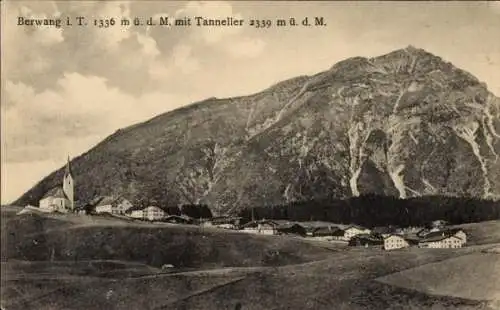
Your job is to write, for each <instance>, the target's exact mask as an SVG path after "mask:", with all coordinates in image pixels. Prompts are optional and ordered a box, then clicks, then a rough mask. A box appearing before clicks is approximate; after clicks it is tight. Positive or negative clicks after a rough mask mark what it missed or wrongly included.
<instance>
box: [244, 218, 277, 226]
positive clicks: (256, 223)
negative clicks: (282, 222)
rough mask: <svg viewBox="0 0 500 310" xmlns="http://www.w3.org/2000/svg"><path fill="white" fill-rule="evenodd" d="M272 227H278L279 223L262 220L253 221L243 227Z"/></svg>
mask: <svg viewBox="0 0 500 310" xmlns="http://www.w3.org/2000/svg"><path fill="white" fill-rule="evenodd" d="M259 224H260V225H271V226H273V227H276V226H278V223H276V222H274V221H270V220H260V221H251V222H248V223H246V224H245V225H243V227H257V226H258V225H259Z"/></svg>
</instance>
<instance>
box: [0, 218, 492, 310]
mask: <svg viewBox="0 0 500 310" xmlns="http://www.w3.org/2000/svg"><path fill="white" fill-rule="evenodd" d="M4 215H6V214H5V213H3V212H2V219H3V221H2V247H3V248H2V258H3V259H4V258H5V259H8V263H7V264H3V265H2V272H3V273H4V274H5V271H6V270H7V271H8V272H9V274H10V275H11V276H12V275H13V274H17V277H16V279H15V280H14V277H12V281H9V283H8V285H6V286H5V285H3V286H2V306H8V307H7V308H8V309H102V308H106V309H204V310H210V309H214V310H215V309H234V308H235V306H236V305H237V304H238V303H240V304H241V305H242V306H243V307H242V309H485V308H482V307H483V306H484V303H483V302H481V301H473V300H467V299H461V298H454V297H446V296H442V297H440V296H432V295H428V294H425V293H420V292H416V291H412V290H408V289H405V288H399V287H396V286H391V285H387V284H384V283H380V282H378V281H375V280H374V279H376V278H379V277H382V276H385V275H389V274H392V273H395V272H400V271H403V270H406V269H410V268H414V267H417V266H422V265H424V264H427V263H433V262H438V261H443V260H446V259H450V258H453V257H455V256H457V255H463V254H468V253H470V252H474V251H475V249H473V248H464V249H454V250H431V249H406V250H401V251H393V252H384V251H381V250H370V249H368V250H367V249H347V250H346V249H344V250H342V249H340V248H339V249H335V248H333V249H330V250H326V249H322V248H319V247H316V246H314V245H313V244H307V243H304V242H300V241H298V240H294V239H291V238H280V237H266V236H252V235H246V234H238V233H220V232H216V231H214V230H211V231H210V230H205V231H200V230H199V229H198V228H189V227H181V226H165V225H162V226H155V225H144V224H142V225H141V224H127V223H123V222H116V221H114V222H113V221H111V220H106V219H100V220H98V221H95V222H94V223H87V224H84V225H82V223H78V220H74V222H77V223H70V222H68V221H62V220H57V219H47V218H45V217H37V216H31V217H30V216H19V217H18V216H16V217H13V216H4ZM5 219H7V221H5ZM40 223H42V224H40ZM5 224H7V225H5ZM33 225H35V226H36V225H38V226H36V227H38V228H37V229H42V231H43V230H45V229H48V230H49V232H48V233H38V234H33V231H35V232H36V229H34V228H33ZM489 225H492V226H490V227H493V226H494V225H495V224H494V223H490V224H489ZM20 228H22V229H24V230H25V231H29V232H30V233H31V234H32V236H35V235H36V236H38V237H37V238H36V240H38V245H34V244H33V238H32V237H29V236H28V237H25V238H23V234H22V231H19V229H20ZM68 228H69V230H68ZM59 229H61V230H59ZM475 231H485V229H484V226H481V225H472V226H470V227H469V233H472V234H474V232H475ZM13 232H18V234H17V235H16V237H15V239H13V238H12V235H11V233H13ZM5 236H7V240H6V239H4V237H5ZM42 236H43V238H40V237H42ZM479 239H480V238H479ZM12 240H15V241H16V243H15V244H13V243H12ZM480 240H481V239H480ZM4 245H6V246H5V247H4ZM52 248H54V249H55V250H54V252H52ZM4 249H6V250H7V252H4ZM276 250H278V251H279V252H280V255H278V256H276V255H272V253H273V252H274V251H276ZM49 253H55V254H54V255H53V257H54V259H56V260H57V262H51V263H47V262H44V261H43V260H46V259H47V258H48V257H49ZM13 259H22V260H35V259H36V260H42V261H40V262H33V261H31V262H26V261H24V262H22V261H21V262H20V261H17V260H13ZM75 260H77V261H75ZM86 260H99V261H98V262H96V261H93V262H92V263H89V262H86ZM102 260H118V261H112V262H110V261H102ZM307 261H309V262H308V263H307ZM99 262H100V263H99ZM304 262H306V263H304ZM163 263H174V265H176V264H177V265H178V266H181V267H186V268H218V267H224V266H270V267H271V268H270V269H261V270H254V271H248V272H231V271H228V272H226V273H224V274H210V275H208V274H179V275H165V274H158V273H157V270H156V269H155V268H154V267H158V266H160V265H161V264H163ZM298 263H302V264H298ZM284 265H286V266H284ZM273 266H274V267H273ZM279 266H281V267H279ZM5 267H6V268H5ZM54 274H55V275H57V276H56V277H54ZM20 275H23V276H26V277H27V278H25V279H23V278H22V276H20ZM140 275H145V276H144V277H141V276H140ZM7 278H8V277H7ZM2 279H5V277H2ZM77 297H78V298H77Z"/></svg>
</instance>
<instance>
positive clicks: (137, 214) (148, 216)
mask: <svg viewBox="0 0 500 310" xmlns="http://www.w3.org/2000/svg"><path fill="white" fill-rule="evenodd" d="M126 213H127V214H128V215H129V216H130V217H132V218H136V219H142V220H148V221H158V220H161V219H163V218H164V217H165V211H163V210H162V209H160V208H158V207H156V206H149V207H146V208H141V207H138V208H134V207H132V208H129V209H128V210H127V212H126Z"/></svg>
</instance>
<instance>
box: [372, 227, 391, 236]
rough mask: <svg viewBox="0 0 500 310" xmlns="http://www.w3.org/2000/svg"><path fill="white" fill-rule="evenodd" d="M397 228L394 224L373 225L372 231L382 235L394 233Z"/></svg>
mask: <svg viewBox="0 0 500 310" xmlns="http://www.w3.org/2000/svg"><path fill="white" fill-rule="evenodd" d="M395 230H396V229H395V228H394V227H392V226H377V227H373V229H372V232H373V233H376V234H379V235H382V234H392V233H394V232H395Z"/></svg>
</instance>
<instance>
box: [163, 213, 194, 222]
mask: <svg viewBox="0 0 500 310" xmlns="http://www.w3.org/2000/svg"><path fill="white" fill-rule="evenodd" d="M161 221H162V222H167V223H172V224H192V223H193V219H191V218H190V217H187V216H179V215H168V216H166V217H164V218H163V219H162V220H161Z"/></svg>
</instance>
